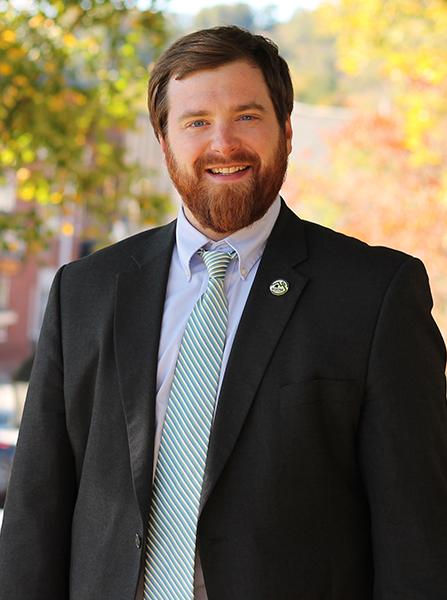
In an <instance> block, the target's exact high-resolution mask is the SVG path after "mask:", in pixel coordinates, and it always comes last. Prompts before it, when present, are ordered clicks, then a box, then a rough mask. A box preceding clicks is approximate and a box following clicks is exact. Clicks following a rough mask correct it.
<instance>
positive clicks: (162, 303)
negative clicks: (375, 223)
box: [0, 27, 447, 600]
mask: <svg viewBox="0 0 447 600" xmlns="http://www.w3.org/2000/svg"><path fill="white" fill-rule="evenodd" d="M292 99H293V96H292V86H291V83H290V77H289V73H288V69H287V66H286V63H285V62H284V60H283V59H282V58H280V57H279V56H278V53H277V49H276V47H275V46H274V45H273V44H272V43H270V42H269V41H268V40H266V39H264V38H263V37H261V36H253V35H251V34H250V33H248V32H245V31H243V30H240V29H238V28H235V27H222V28H214V29H209V30H203V31H198V32H195V33H192V34H190V35H188V36H185V37H183V38H181V39H180V40H178V41H177V42H175V43H174V44H173V45H172V46H171V48H169V49H168V50H167V51H166V52H165V53H164V55H163V56H162V57H161V58H160V60H159V61H158V63H157V65H156V66H155V69H154V72H153V74H152V77H151V82H150V86H149V108H150V115H151V120H152V124H153V126H154V129H155V132H156V135H157V136H158V139H159V141H160V143H161V147H162V149H163V152H164V155H165V158H166V164H167V167H168V169H169V173H170V176H171V178H172V180H173V182H174V183H175V185H176V187H177V189H178V190H179V192H180V195H181V197H182V201H183V207H182V210H181V211H180V213H179V218H178V220H177V222H174V223H171V224H170V225H167V226H166V227H161V228H158V229H153V230H151V231H147V232H144V233H142V234H140V235H137V236H134V237H132V238H129V239H127V240H124V241H123V242H120V243H118V244H116V245H114V246H111V247H109V248H107V249H105V250H102V251H100V252H98V253H96V254H93V255H91V256H89V257H87V258H85V259H83V260H80V261H77V262H75V263H72V264H70V265H68V266H66V267H65V268H63V269H62V270H61V271H60V272H59V273H58V275H57V276H56V279H55V282H54V285H53V288H52V292H51V296H50V300H49V304H48V309H47V313H46V317H45V322H44V326H43V330H42V335H41V340H40V343H39V348H38V352H37V356H36V361H35V366H34V371H33V376H32V381H31V384H30V390H29V396H28V400H27V405H26V409H25V413H24V417H23V422H22V427H21V432H20V438H19V442H18V446H17V453H16V459H15V465H14V470H13V475H12V478H11V483H10V488H9V492H8V498H7V506H6V512H5V520H4V527H3V532H2V537H1V544H0V568H1V576H0V600H11V599H20V600H22V599H23V600H24V599H27V600H62V599H70V600H93V599H98V600H99V599H101V600H102V599H107V600H125V599H132V598H134V597H137V598H143V597H144V598H150V599H153V598H158V599H171V600H174V599H176V600H183V599H186V598H193V597H195V598H196V599H199V600H203V599H205V598H208V599H209V600H230V599H231V600H235V599H237V600H277V599H281V600H329V599H330V600H370V599H374V600H398V599H399V600H442V599H443V598H446V597H447V409H446V397H445V376H444V372H445V348H444V345H443V342H442V339H441V336H440V334H439V331H438V329H437V328H436V325H435V324H434V322H433V320H432V318H431V315H430V310H431V307H432V301H431V296H430V291H429V286H428V281H427V276H426V273H425V270H424V267H423V265H422V263H421V262H420V261H419V260H417V259H415V258H412V257H410V256H408V255H405V254H403V253H401V252H397V251H393V250H390V249H386V248H372V247H369V246H367V245H366V244H364V243H362V242H360V241H357V240H354V239H352V238H348V237H346V236H343V235H341V234H338V233H335V232H333V231H331V230H328V229H325V228H323V227H320V226H318V225H315V224H312V223H308V222H305V221H302V220H300V219H299V218H298V217H296V216H295V215H293V214H292V213H291V211H290V210H289V209H288V208H287V207H286V205H285V204H284V202H283V201H282V200H281V199H280V198H279V197H278V192H279V189H280V187H281V184H282V181H283V177H284V174H285V171H286V166H287V156H288V154H289V153H290V149H291V138H292V131H291V126H290V113H291V110H292ZM217 263H218V267H217V268H215V265H216V264H217ZM216 269H217V270H216ZM223 336H224V337H225V339H224V337H223ZM202 401H203V404H202ZM185 415H186V416H185ZM182 461H184V462H182ZM179 465H180V467H179Z"/></svg>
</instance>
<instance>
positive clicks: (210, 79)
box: [167, 60, 273, 113]
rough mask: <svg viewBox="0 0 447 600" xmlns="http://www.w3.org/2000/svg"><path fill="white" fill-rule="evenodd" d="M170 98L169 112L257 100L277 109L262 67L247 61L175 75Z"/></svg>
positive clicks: (218, 106)
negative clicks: (178, 77)
mask: <svg viewBox="0 0 447 600" xmlns="http://www.w3.org/2000/svg"><path fill="white" fill-rule="evenodd" d="M167 97H168V111H169V113H177V112H178V111H180V110H181V111H184V110H185V109H188V108H201V109H203V108H205V107H206V108H207V110H211V109H216V108H220V107H223V108H225V107H230V106H232V105H242V104H249V103H253V102H257V103H259V104H262V105H264V106H265V108H266V109H267V110H269V109H271V110H273V103H272V101H271V99H270V95H269V90H268V87H267V84H266V83H265V79H264V75H263V73H262V71H261V69H259V67H256V66H254V65H253V64H251V63H249V62H247V61H243V60H240V61H239V60H238V61H234V62H231V63H228V64H225V65H221V66H220V67H216V68H213V69H203V70H201V71H195V72H193V73H190V74H188V75H186V76H185V77H183V78H182V79H175V76H174V77H171V79H170V80H169V83H168V89H167ZM199 105H200V106H199Z"/></svg>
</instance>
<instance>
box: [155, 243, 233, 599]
mask: <svg viewBox="0 0 447 600" xmlns="http://www.w3.org/2000/svg"><path fill="white" fill-rule="evenodd" d="M200 255H201V257H202V259H203V261H204V263H205V265H206V267H207V270H208V277H209V279H208V286H207V289H206V291H205V293H204V294H203V295H202V296H201V297H200V298H199V300H198V301H197V303H196V305H195V306H194V308H193V310H192V312H191V315H190V316H189V319H188V322H187V324H186V327H185V331H184V334H183V338H182V341H181V344H180V350H179V354H178V357H177V364H176V367H175V371H174V377H173V381H172V387H171V392H170V395H169V402H168V408H167V411H166V417H165V422H164V425H163V432H162V436H161V442H160V451H159V455H158V462H157V467H156V470H155V478H154V485H153V497H152V506H151V511H150V515H149V528H148V542H147V554H146V565H145V585H144V598H145V600H180V599H181V600H193V597H194V564H195V554H196V532H197V519H198V513H199V503H200V495H201V491H202V483H203V475H204V471H205V464H206V455H207V451H208V441H209V435H210V430H211V423H212V419H213V413H214V404H215V400H216V394H217V388H218V384H219V377H220V369H221V363H222V354H223V349H224V345H225V334H226V327H227V320H228V304H227V300H226V297H225V293H224V280H225V274H226V271H227V268H228V265H229V263H230V261H231V260H232V258H233V257H234V256H235V253H234V252H233V253H231V254H230V253H222V252H218V251H209V252H206V251H204V250H202V251H200Z"/></svg>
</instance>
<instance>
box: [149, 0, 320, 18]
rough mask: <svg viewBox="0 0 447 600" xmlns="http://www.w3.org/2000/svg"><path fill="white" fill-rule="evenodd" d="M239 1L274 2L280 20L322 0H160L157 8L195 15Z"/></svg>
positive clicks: (257, 4) (258, 4)
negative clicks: (203, 9)
mask: <svg viewBox="0 0 447 600" xmlns="http://www.w3.org/2000/svg"><path fill="white" fill-rule="evenodd" d="M239 2H242V3H244V4H249V5H250V6H252V7H253V8H254V9H255V10H259V9H261V8H263V7H265V6H268V5H271V4H274V5H276V6H277V7H278V10H277V12H276V16H277V18H278V20H280V21H287V20H288V19H289V18H290V17H291V16H292V14H293V13H294V12H295V11H296V9H297V8H308V9H312V8H315V7H316V6H317V5H318V4H320V0H300V1H294V0H276V2H275V0H238V1H234V0H233V1H232V0H228V1H226V0H192V1H191V0H189V1H188V0H186V1H185V0H158V1H157V3H156V4H157V8H160V9H164V8H166V10H168V11H169V12H172V13H181V14H189V15H194V14H196V13H197V12H199V10H201V9H202V8H208V7H210V6H215V5H216V4H238V3H239Z"/></svg>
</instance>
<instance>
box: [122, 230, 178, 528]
mask: <svg viewBox="0 0 447 600" xmlns="http://www.w3.org/2000/svg"><path fill="white" fill-rule="evenodd" d="M174 241H175V223H171V224H170V225H168V226H167V227H164V228H161V229H159V230H158V231H157V232H154V237H153V238H152V239H147V240H145V244H144V249H143V251H142V252H141V255H138V253H136V254H134V255H133V256H132V260H133V265H134V268H133V269H132V270H130V271H126V272H122V273H120V274H119V275H118V278H117V287H116V302H115V322H114V343H115V356H116V362H117V367H118V377H119V382H120V390H121V397H122V402H123V409H124V414H125V419H126V426H127V434H128V440H129V451H130V460H131V469H132V478H133V484H134V491H135V495H136V498H137V500H138V502H139V506H140V510H141V514H142V517H143V519H146V516H147V514H148V511H149V505H150V489H151V481H152V461H153V449H154V423H155V395H156V377H157V362H158V345H159V339H160V329H161V321H162V316H163V305H164V298H165V293H166V285H167V280H168V275H169V266H170V261H171V255H172V249H173V246H174Z"/></svg>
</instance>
